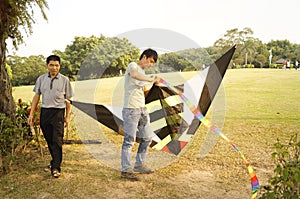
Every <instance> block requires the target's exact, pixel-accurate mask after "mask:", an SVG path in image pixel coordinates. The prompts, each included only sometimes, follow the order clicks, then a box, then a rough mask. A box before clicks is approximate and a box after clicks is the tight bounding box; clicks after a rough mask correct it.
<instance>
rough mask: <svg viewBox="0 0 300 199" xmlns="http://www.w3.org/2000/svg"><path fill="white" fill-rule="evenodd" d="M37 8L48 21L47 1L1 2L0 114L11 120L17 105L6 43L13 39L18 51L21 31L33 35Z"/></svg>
mask: <svg viewBox="0 0 300 199" xmlns="http://www.w3.org/2000/svg"><path fill="white" fill-rule="evenodd" d="M35 6H38V7H39V9H40V10H41V13H42V15H43V17H44V19H47V18H46V15H45V12H44V8H45V7H46V8H47V7H48V5H47V3H46V1H45V0H26V1H25V0H1V3H0V60H1V62H0V82H1V88H0V112H2V113H5V115H7V116H9V117H11V118H13V117H14V115H15V105H14V101H13V97H12V85H11V80H10V78H9V75H8V74H7V70H6V67H7V65H6V50H7V49H6V41H7V39H9V38H11V39H12V43H13V46H14V47H15V48H16V49H17V46H18V45H19V44H21V43H23V34H22V31H21V30H23V31H25V33H26V34H27V35H29V34H31V33H32V24H33V23H35V20H34V18H33V16H34V13H33V10H34V8H35ZM21 28H22V29H21Z"/></svg>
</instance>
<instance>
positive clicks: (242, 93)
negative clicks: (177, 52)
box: [0, 69, 300, 199]
mask: <svg viewBox="0 0 300 199" xmlns="http://www.w3.org/2000/svg"><path fill="white" fill-rule="evenodd" d="M193 74H194V73H192V72H189V73H177V74H174V73H173V74H163V75H162V76H163V77H164V78H165V79H166V80H167V81H170V82H171V83H173V84H175V83H182V82H184V81H185V79H188V78H190V77H191V76H192V75H193ZM73 86H74V87H75V94H76V90H77V89H80V88H85V89H83V90H84V92H82V93H80V94H79V95H77V94H76V95H77V97H75V98H76V99H77V100H80V101H91V102H96V103H103V104H108V105H118V104H120V105H121V102H122V91H121V89H122V78H120V77H117V78H109V79H101V80H90V81H84V82H74V83H73ZM32 89H33V86H22V87H16V88H13V95H14V98H15V100H17V99H18V98H22V99H23V101H30V100H31V99H32V96H33V92H32ZM81 90H82V89H81ZM299 91H300V71H295V70H279V69H231V70H228V71H227V73H226V75H225V78H224V81H223V86H222V87H221V89H220V90H219V92H218V94H217V96H216V100H215V101H214V102H213V104H212V106H211V108H210V111H209V113H208V115H207V117H208V118H209V119H211V120H213V121H216V122H217V123H218V124H221V126H218V127H220V128H221V129H222V132H223V133H224V134H225V135H227V136H228V138H229V139H231V140H232V141H233V142H234V143H235V144H236V145H237V146H238V147H239V149H240V150H241V151H242V152H243V153H244V155H245V156H246V158H247V159H248V161H249V162H250V163H251V165H252V166H253V168H254V171H255V172H256V174H257V177H258V179H259V181H260V184H261V185H264V184H266V183H267V180H268V179H269V178H270V177H271V176H272V175H273V169H274V166H275V165H274V162H272V160H271V153H272V152H273V149H272V146H273V144H274V143H275V142H276V140H277V139H279V140H280V141H281V142H283V143H286V142H288V140H289V139H290V137H291V136H292V135H295V134H296V133H299V127H300V92H299ZM219 109H222V111H220V112H221V115H224V117H222V116H218V113H219V112H218V110H219ZM213 110H215V111H213ZM214 117H216V119H215V120H214V119H213V118H214ZM78 124H79V123H78V122H77V123H76V125H78ZM218 124H217V125H218ZM82 125H85V124H84V122H82ZM75 127H76V126H75ZM75 127H74V129H75ZM75 130H76V129H75ZM75 130H74V131H72V133H71V135H70V136H71V138H72V137H76V136H78V135H77V134H76V131H75ZM103 131H105V134H111V137H110V139H111V141H112V142H113V141H114V140H115V139H116V140H118V141H120V140H122V138H121V136H118V135H115V133H113V132H112V131H110V130H108V129H104V130H103ZM118 141H116V142H118ZM117 148H118V147H117ZM43 150H44V156H43V157H41V155H40V154H39V152H38V150H36V149H34V148H28V149H26V150H25V151H24V153H23V155H22V156H21V157H20V158H19V159H18V160H17V165H16V166H13V167H12V171H11V173H9V174H8V175H6V176H3V177H1V178H0V198H17V199H18V198H130V197H134V198H206V199H207V198H212V199H213V198H231V199H232V198H236V199H240V198H250V196H251V187H250V181H249V175H248V172H247V169H246V167H245V165H244V163H243V160H242V159H241V158H240V156H239V155H238V154H237V153H236V152H235V151H234V150H233V149H232V147H231V146H230V145H229V144H228V143H227V142H226V141H224V140H222V139H221V138H220V139H217V138H216V136H215V135H212V133H211V132H208V131H207V129H206V128H205V127H204V126H203V125H201V126H200V128H199V129H198V131H197V134H196V135H195V137H194V140H193V142H192V143H191V144H189V146H188V147H187V150H185V152H184V153H183V154H182V155H180V156H179V157H178V158H176V159H175V160H173V162H172V164H169V165H168V166H166V167H163V168H160V169H157V170H155V172H154V173H153V174H149V175H141V176H139V177H140V181H138V182H128V181H124V180H122V179H121V178H120V173H119V171H118V170H116V169H112V168H110V167H108V166H106V164H104V163H103V162H99V161H97V158H95V156H93V155H92V154H91V153H89V150H88V147H85V146H84V145H75V144H73V145H64V160H63V164H62V176H61V178H59V179H52V178H51V177H50V174H49V173H45V172H44V171H43V167H44V166H46V165H47V164H48V161H49V154H48V152H47V149H46V148H45V147H44V148H43ZM150 153H151V151H150ZM156 161H157V163H158V164H159V163H160V161H163V160H161V159H157V160H156ZM258 196H259V194H258Z"/></svg>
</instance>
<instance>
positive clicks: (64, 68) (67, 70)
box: [53, 35, 106, 80]
mask: <svg viewBox="0 0 300 199" xmlns="http://www.w3.org/2000/svg"><path fill="white" fill-rule="evenodd" d="M105 40H106V37H105V36H103V35H100V37H96V36H94V35H93V36H91V37H78V36H77V37H75V38H74V41H73V42H72V43H71V44H70V45H67V47H66V48H65V51H64V52H62V51H59V50H54V51H53V53H54V54H56V55H58V56H60V58H61V73H63V74H64V75H66V76H68V77H69V78H70V80H75V79H76V76H77V73H78V71H79V70H80V67H81V65H82V63H83V62H84V61H85V59H86V57H87V56H88V55H89V54H90V53H91V52H92V51H93V50H94V49H95V48H96V46H98V45H100V43H101V42H103V41H105Z"/></svg>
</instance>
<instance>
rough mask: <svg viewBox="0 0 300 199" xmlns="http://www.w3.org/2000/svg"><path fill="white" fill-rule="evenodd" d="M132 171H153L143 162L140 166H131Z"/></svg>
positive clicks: (147, 172)
mask: <svg viewBox="0 0 300 199" xmlns="http://www.w3.org/2000/svg"><path fill="white" fill-rule="evenodd" d="M133 171H134V172H137V173H145V174H149V173H153V171H152V170H151V169H149V168H148V167H146V166H145V165H143V164H141V165H140V166H135V167H134V168H133Z"/></svg>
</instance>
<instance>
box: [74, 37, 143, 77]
mask: <svg viewBox="0 0 300 199" xmlns="http://www.w3.org/2000/svg"><path fill="white" fill-rule="evenodd" d="M139 53H140V51H139V49H138V48H136V47H135V46H133V45H132V44H131V43H130V42H129V41H128V40H127V39H126V38H117V37H112V38H106V40H105V41H103V42H101V43H100V44H99V45H97V46H96V47H95V48H94V49H93V50H92V51H91V52H90V53H89V54H88V56H87V57H85V59H84V61H83V62H82V64H81V66H80V73H78V75H79V76H78V78H79V79H81V80H83V79H94V78H100V77H102V76H111V75H117V74H119V71H120V70H124V69H125V68H126V67H127V65H128V64H129V63H130V62H131V61H136V60H138V58H139Z"/></svg>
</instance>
